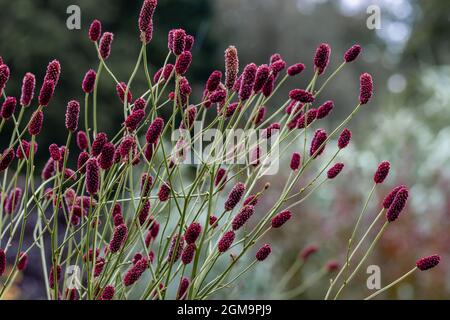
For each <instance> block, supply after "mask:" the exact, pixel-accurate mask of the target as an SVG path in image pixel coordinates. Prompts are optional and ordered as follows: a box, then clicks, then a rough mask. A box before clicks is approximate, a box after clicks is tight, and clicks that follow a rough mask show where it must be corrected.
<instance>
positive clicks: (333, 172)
mask: <svg viewBox="0 0 450 320" xmlns="http://www.w3.org/2000/svg"><path fill="white" fill-rule="evenodd" d="M343 168H344V164H343V163H342V162H338V163H336V164H335V165H334V166H332V167H331V168H330V169H329V170H328V172H327V177H328V179H334V178H336V177H337V176H338V174H339V173H341V171H342V169H343Z"/></svg>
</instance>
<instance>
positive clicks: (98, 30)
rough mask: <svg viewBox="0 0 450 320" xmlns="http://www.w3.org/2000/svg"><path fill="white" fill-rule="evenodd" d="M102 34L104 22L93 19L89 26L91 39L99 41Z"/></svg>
mask: <svg viewBox="0 0 450 320" xmlns="http://www.w3.org/2000/svg"><path fill="white" fill-rule="evenodd" d="M101 34H102V24H101V22H100V21H98V20H97V19H95V20H94V21H92V23H91V26H90V27H89V39H90V40H91V41H92V42H96V41H98V39H100V35H101Z"/></svg>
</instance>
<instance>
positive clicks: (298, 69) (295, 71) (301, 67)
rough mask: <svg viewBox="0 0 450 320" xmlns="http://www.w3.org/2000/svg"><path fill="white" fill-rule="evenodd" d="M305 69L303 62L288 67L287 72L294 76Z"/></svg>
mask: <svg viewBox="0 0 450 320" xmlns="http://www.w3.org/2000/svg"><path fill="white" fill-rule="evenodd" d="M303 70H305V65H304V64H303V63H296V64H293V65H292V66H290V67H289V68H288V69H287V74H288V75H289V76H291V77H293V76H296V75H298V74H300V73H301V72H302V71H303Z"/></svg>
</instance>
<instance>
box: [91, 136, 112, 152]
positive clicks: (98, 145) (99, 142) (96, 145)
mask: <svg viewBox="0 0 450 320" xmlns="http://www.w3.org/2000/svg"><path fill="white" fill-rule="evenodd" d="M107 142H108V136H107V135H106V133H104V132H99V133H97V135H96V136H95V139H94V141H93V142H92V146H91V153H92V155H93V156H94V157H96V156H98V155H99V154H100V153H101V152H102V149H103V146H104V145H105V143H107Z"/></svg>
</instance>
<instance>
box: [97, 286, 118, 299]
mask: <svg viewBox="0 0 450 320" xmlns="http://www.w3.org/2000/svg"><path fill="white" fill-rule="evenodd" d="M115 291H116V289H114V286H112V285H107V286H106V287H105V288H104V289H103V292H102V295H101V297H100V300H112V299H113V298H114V293H115Z"/></svg>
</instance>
